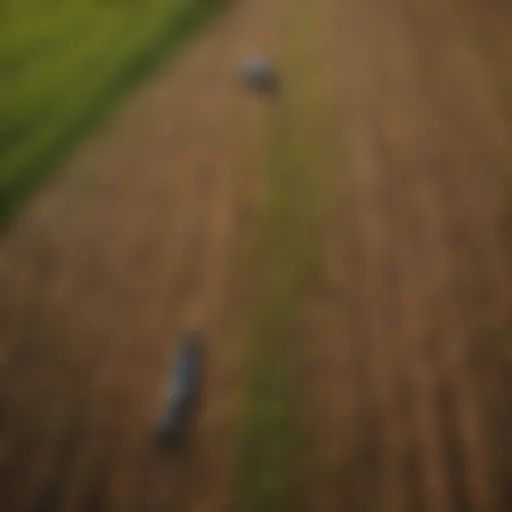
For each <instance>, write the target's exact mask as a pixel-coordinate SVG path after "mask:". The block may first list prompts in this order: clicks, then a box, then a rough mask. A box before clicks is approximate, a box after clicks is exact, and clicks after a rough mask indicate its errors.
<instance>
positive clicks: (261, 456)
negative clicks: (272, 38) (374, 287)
mask: <svg viewBox="0 0 512 512" xmlns="http://www.w3.org/2000/svg"><path fill="white" fill-rule="evenodd" d="M294 8H295V9H296V11H295V14H294V16H293V17H292V23H291V27H290V29H291V30H292V31H293V33H292V34H291V35H290V34H288V37H289V41H290V44H291V45H292V46H291V48H290V51H289V52H287V55H286V56H285V57H286V58H287V65H286V67H285V69H284V70H282V71H283V72H284V73H285V76H284V77H283V78H284V79H285V83H284V87H283V91H282V96H281V99H280V103H279V104H278V105H277V106H276V109H277V111H276V112H275V116H276V122H275V124H274V126H273V132H272V133H271V134H270V137H271V143H270V148H269V155H268V158H269V160H268V163H267V165H266V169H267V172H268V174H267V175H266V195H265V199H266V205H265V216H264V221H263V226H262V229H261V232H260V236H259V239H258V240H257V242H256V248H255V250H254V252H253V255H252V257H253V258H254V260H253V261H251V274H252V279H253V280H254V281H251V282H253V286H254V289H255V290H256V293H255V296H254V297H253V301H252V306H251V308H250V313H249V320H248V331H249V332H248V335H247V337H248V342H249V347H250V353H249V355H248V363H247V364H248V367H247V371H248V386H247V390H246V393H245V396H244V397H243V404H242V407H243V410H242V425H241V429H242V433H241V446H240V459H239V467H238V468H237V469H238V471H237V474H236V482H235V502H236V510H240V511H249V512H253V511H254V512H259V511H265V512H273V511H276V512H277V511H284V510H293V509H294V505H293V491H294V489H296V485H297V481H298V480H297V479H298V478H299V476H300V468H301V464H302V457H301V431H300V420H299V418H298V412H299V410H300V409H299V400H300V396H299V394H300V384H299V382H298V378H299V376H298V375H297V371H296V368H297V364H296V363H297V360H296V358H295V354H296V351H295V350H294V344H293V342H294V340H293V339H291V334H292V333H291V330H290V327H291V324H292V322H293V319H294V315H295V314H296V311H297V307H298V305H299V300H300V298H301V294H302V292H303V291H304V290H305V287H306V286H307V284H308V283H309V282H310V280H311V279H312V278H313V277H314V275H315V271H316V269H317V263H318V261H317V256H318V255H317V252H316V248H317V231H318V230H317V225H318V220H319V215H321V212H322V206H321V203H320V201H319V199H320V198H321V195H320V189H321V182H322V178H321V173H322V171H323V169H322V165H323V162H322V160H321V158H319V146H318V144H317V142H318V139H317V137H316V134H315V131H316V130H318V128H319V127H318V114H319V112H320V110H319V108H318V100H319V98H318V97H317V95H316V93H315V87H314V73H311V71H312V70H314V67H315V59H314V56H313V55H312V54H311V49H312V48H311V34H309V32H311V27H310V21H311V18H310V16H309V14H310V13H309V8H307V7H301V6H300V5H299V6H297V5H295V6H294ZM319 163H320V165H318V164H319Z"/></svg>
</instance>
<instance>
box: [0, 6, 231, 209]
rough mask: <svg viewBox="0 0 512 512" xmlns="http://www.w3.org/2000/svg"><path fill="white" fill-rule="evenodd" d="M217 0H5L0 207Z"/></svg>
mask: <svg viewBox="0 0 512 512" xmlns="http://www.w3.org/2000/svg"><path fill="white" fill-rule="evenodd" d="M220 3H222V0H221V1H218V0H197V1H188V0H186V1H183V0H150V1H148V2H140V1H112V2H111V1H106V2H103V1H95V0H70V1H51V0H47V1H38V0H19V1H18V0H7V1H5V2H2V6H1V7H0V214H3V215H5V214H7V213H9V211H10V210H11V209H12V208H13V207H14V206H15V205H16V203H17V202H18V201H19V200H20V199H21V198H22V196H23V195H24V194H25V192H26V191H27V190H28V189H29V188H30V187H32V186H33V185H34V184H35V182H36V181H37V180H38V179H39V178H42V177H43V172H44V171H45V170H47V169H48V167H49V166H50V165H51V164H52V163H55V162H54V160H55V159H56V157H57V156H59V155H60V154H61V153H62V152H63V148H64V147H65V146H66V145H69V144H72V143H73V142H74V141H75V140H76V138H77V136H78V135H79V134H80V133H83V132H84V131H85V129H86V128H87V126H88V125H90V124H91V122H93V121H95V120H97V118H98V116H101V115H102V114H104V113H105V109H106V108H107V106H109V105H110V104H111V103H112V101H113V100H114V99H115V98H116V97H117V96H118V94H119V92H120V91H122V89H123V87H124V86H126V85H127V84H129V83H131V82H132V81H133V79H134V78H136V77H138V76H139V75H141V73H142V71H143V69H144V68H145V67H148V65H150V64H151V63H152V61H153V60H154V59H155V58H156V57H157V56H158V54H160V53H161V52H162V51H163V50H168V49H169V47H171V46H172V45H173V44H177V43H178V42H180V41H181V40H182V39H183V37H184V36H186V35H187V34H188V33H189V32H190V31H191V29H192V28H193V27H194V26H195V25H196V24H197V23H198V22H199V21H200V20H201V18H202V17H205V15H207V14H208V13H209V12H210V11H211V10H212V9H213V8H214V7H216V6H217V5H219V4H220Z"/></svg>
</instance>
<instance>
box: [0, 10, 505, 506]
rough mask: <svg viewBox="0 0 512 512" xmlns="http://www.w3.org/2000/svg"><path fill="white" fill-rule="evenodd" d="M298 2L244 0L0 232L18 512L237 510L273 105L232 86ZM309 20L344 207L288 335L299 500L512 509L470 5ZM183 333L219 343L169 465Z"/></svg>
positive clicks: (484, 137) (3, 385)
mask: <svg viewBox="0 0 512 512" xmlns="http://www.w3.org/2000/svg"><path fill="white" fill-rule="evenodd" d="M474 3H476V2H474ZM290 5H293V0H290V1H289V2H287V1H285V0H283V1H276V0H263V1H261V0H260V1H256V0H239V2H238V4H237V6H236V7H234V8H233V9H232V10H231V11H229V13H228V14H227V15H226V16H225V17H223V18H222V19H220V20H217V21H216V22H215V23H214V25H213V26H212V27H210V28H209V29H207V30H206V32H205V33H204V34H203V35H202V36H201V37H200V38H199V39H198V40H197V41H196V42H195V43H193V44H192V45H191V47H190V48H189V49H188V50H187V51H186V52H185V54H184V55H183V56H182V57H181V58H180V59H179V61H177V62H176V61H175V62H173V63H172V64H171V65H170V66H169V67H168V68H163V69H162V70H161V71H160V72H158V74H157V75H156V76H155V77H154V78H152V79H151V80H150V81H149V83H148V84H147V85H145V86H144V87H143V88H141V90H140V91H138V92H137V93H136V95H135V97H133V98H131V100H130V103H129V104H128V105H127V106H126V108H124V109H123V110H122V111H121V112H120V113H119V114H118V115H116V116H115V118H114V119H112V120H111V121H110V122H109V123H108V124H107V125H106V126H105V127H103V128H102V129H101V130H100V131H98V133H97V134H96V135H94V136H93V137H91V138H90V139H89V140H88V141H86V143H85V144H84V146H83V147H82V148H81V149H80V151H78V152H77V153H76V154H75V155H74V156H73V157H72V158H71V159H70V160H69V161H68V162H67V163H66V164H65V165H64V167H65V168H64V170H63V171H64V172H63V173H62V174H61V175H60V176H59V177H58V179H56V180H55V181H54V182H53V183H50V184H49V185H48V186H47V187H46V188H45V189H44V190H42V191H41V192H40V193H39V194H38V195H37V197H35V198H34V199H33V201H31V202H30V203H29V204H28V205H27V207H26V208H25V209H24V211H23V212H22V214H21V215H20V217H19V219H18V220H17V222H16V223H15V224H14V225H13V226H12V228H11V229H10V230H9V231H8V232H6V233H5V234H3V235H2V240H1V241H0V283H1V288H0V339H1V340H2V341H1V345H0V349H1V352H0V393H2V396H1V401H0V404H1V409H0V421H1V425H0V426H1V427H2V429H1V432H0V434H1V437H0V496H1V497H2V509H5V510H9V511H11V510H12V511H16V510H29V509H30V510H53V509H54V508H55V506H56V504H58V510H69V511H78V510H101V509H102V508H101V507H103V509H105V510H122V511H125V510H126V511H129V510H169V509H172V510H186V511H188V510H208V511H210V510H226V509H227V508H228V506H229V502H230V484H231V482H230V477H231V468H232V460H231V458H232V454H233V453H232V450H233V447H234V446H233V433H234V432H233V429H234V425H233V421H234V419H235V418H234V417H233V415H234V413H233V411H234V407H233V406H234V404H235V403H236V400H237V394H238V393H239V391H240V387H241V384H242V383H243V376H242V375H240V365H239V356H240V354H239V352H240V351H239V350H238V346H237V343H236V339H235V337H234V330H235V328H236V325H235V324H236V320H235V319H234V315H235V313H236V311H237V309H236V308H237V305H236V300H235V297H234V293H235V290H236V286H235V283H233V282H232V280H230V275H231V274H230V269H231V268H232V266H233V264H234V258H235V255H236V254H237V251H238V248H239V247H241V246H242V245H243V243H244V240H245V239H246V238H245V237H247V236H250V232H251V229H252V226H253V225H252V224H251V219H252V217H251V216H250V212H251V210H250V208H251V205H252V199H251V197H250V189H251V184H250V181H248V180H250V173H248V172H244V171H243V170H245V169H247V168H248V167H250V166H251V165H252V163H251V159H252V158H253V156H254V154H256V153H258V152H261V151H265V147H264V144H263V138H262V137H261V135H262V130H263V128H264V126H265V123H266V122H268V118H269V114H270V111H271V110H272V105H271V104H268V103H265V102H260V101H257V100H255V99H254V98H251V97H250V96H248V95H247V94H246V93H245V92H244V91H242V90H240V88H239V87H238V84H237V83H236V80H235V77H234V69H236V63H237V62H239V57H240V56H241V55H244V52H245V51H246V50H248V51H250V50H252V49H253V48H256V49H258V50H261V49H263V50H268V51H269V53H270V55H274V56H276V57H277V56H279V55H280V47H281V43H283V36H282V34H281V29H282V27H283V22H284V20H285V19H286V17H287V14H288V12H289V11H290ZM315 5H317V4H315ZM318 6H319V7H317V9H318V13H319V14H318V20H317V23H318V25H317V26H316V30H315V33H314V34H315V37H318V41H319V42H318V46H319V55H321V59H319V62H318V64H317V66H318V67H317V69H318V70H320V71H319V72H320V73H321V76H322V77H323V80H325V83H328V84H330V86H329V87H327V88H326V89H325V90H323V93H324V94H325V95H326V96H325V97H326V98H328V99H329V101H331V102H332V106H333V108H332V111H333V112H335V113H336V122H335V123H334V126H335V130H337V132H338V133H337V135H336V136H337V137H338V138H339V140H340V145H339V146H340V159H339V161H335V162H327V163H326V165H325V166H324V167H325V168H324V169H323V171H325V172H326V178H327V179H328V180H330V184H331V185H332V187H331V189H332V190H334V191H335V195H336V200H335V201H334V203H333V205H332V209H331V210H330V211H329V214H328V216H327V218H326V222H325V226H324V230H323V232H324V233H325V241H324V242H325V243H324V244H323V245H322V246H321V247H319V252H320V254H321V255H322V259H323V262H324V265H323V270H322V272H321V274H320V276H319V278H318V280H317V282H316V283H314V284H313V285H312V286H311V290H310V292H309V293H308V296H307V297H305V298H304V305H303V309H302V311H301V314H300V315H299V319H298V320H297V326H296V328H297V332H298V333H300V334H298V342H299V345H298V350H299V353H300V354H301V356H302V358H303V361H304V363H303V369H304V374H303V375H304V380H303V382H304V396H305V401H304V425H305V428H306V434H307V439H308V444H307V447H306V454H307V456H308V457H310V459H308V460H310V462H311V464H310V465H308V469H307V472H306V473H307V474H305V475H304V478H305V480H306V484H305V485H304V486H303V489H302V491H299V492H303V493H304V500H303V503H304V507H305V508H306V509H308V510H321V511H329V510H333V511H334V510H336V511H338V510H342V507H345V509H346V510H353V511H358V510H368V511H379V512H380V511H393V512H394V511H397V512H400V511H401V510H404V511H405V510H409V511H421V510H429V511H433V512H434V511H435V512H438V511H439V512H442V511H445V510H461V511H463V510H464V511H465V510H475V511H477V510H478V511H491V510H496V511H502V510H503V511H504V510H508V509H512V496H511V491H510V489H511V488H512V464H511V463H510V461H509V457H508V456H507V454H508V453H510V450H512V436H511V434H510V432H512V399H511V398H510V397H507V390H508V389H510V386H511V384H512V382H511V378H512V377H509V376H507V373H508V374H509V375H512V374H510V370H512V353H511V352H510V335H511V324H510V319H509V317H510V316H511V315H510V311H511V298H512V297H511V294H512V263H511V262H512V259H511V257H512V244H511V238H510V237H511V234H510V211H511V208H512V202H511V197H512V196H511V195H510V192H509V191H507V189H506V185H507V184H509V183H510V181H509V180H510V176H511V174H510V170H511V169H510V166H511V164H512V159H511V157H510V155H511V147H510V131H509V126H510V125H509V124H507V123H508V121H507V120H506V118H505V114H502V109H501V105H502V103H500V102H501V101H502V100H501V99H500V98H499V96H498V92H497V90H498V88H497V87H496V81H497V80H498V78H497V77H498V76H499V74H495V72H494V70H493V69H491V64H489V63H487V61H485V60H484V55H485V52H484V51H483V50H482V51H481V47H480V46H479V45H480V43H479V42H478V41H477V40H476V39H475V36H474V32H473V29H472V27H473V25H472V21H473V16H474V11H472V10H470V9H469V7H468V6H469V2H467V3H464V2H463V1H462V0H460V1H456V0H431V1H427V0H413V1H407V0H385V1H379V0H362V1H361V0H342V1H338V2H335V1H334V0H333V1H331V0H325V1H323V2H320V1H319V2H318ZM503 9H504V8H503ZM506 15H508V13H506V11H505V10H503V16H501V17H496V19H495V22H496V24H498V21H499V23H500V24H503V23H504V21H503V20H504V18H505V16H506ZM508 16H509V18H508V20H509V24H508V26H509V27H510V26H511V24H512V17H510V15H508ZM487 23H488V26H489V27H492V23H493V21H492V19H491V18H489V21H488V22H487ZM500 26H501V25H500ZM503 37H505V36H503ZM319 92H320V91H319ZM189 324H190V325H200V326H202V327H203V328H204V329H205V331H206V332H207V333H208V338H207V339H208V342H209V344H210V347H209V351H208V352H209V361H208V375H207V379H208V380H207V389H208V391H207V395H206V397H205V409H204V412H203V413H202V415H201V417H200V421H199V425H198V428H197V434H196V442H195V443H194V445H195V449H194V453H193V454H192V455H191V456H189V457H188V458H186V459H185V460H183V461H181V462H179V463H177V464H176V465H173V464H171V463H170V462H168V461H166V460H163V459H162V458H161V457H159V456H158V454H156V453H153V451H152V450H151V449H150V446H151V444H150V441H149V440H148V432H149V431H150V430H149V429H150V422H151V421H152V419H153V418H154V415H155V413H156V411H157V409H158V403H159V402H158V400H159V392H160V391H159V387H160V385H161V383H162V376H163V375H164V372H165V368H166V363H167V360H168V355H169V353H170V350H171V348H172V346H171V345H172V340H173V338H174V335H175V334H176V333H177V332H178V331H179V330H180V329H181V328H183V327H186V326H187V325H189ZM507 344H508V345H507ZM141 476H142V478H141ZM31 507H34V508H31Z"/></svg>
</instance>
